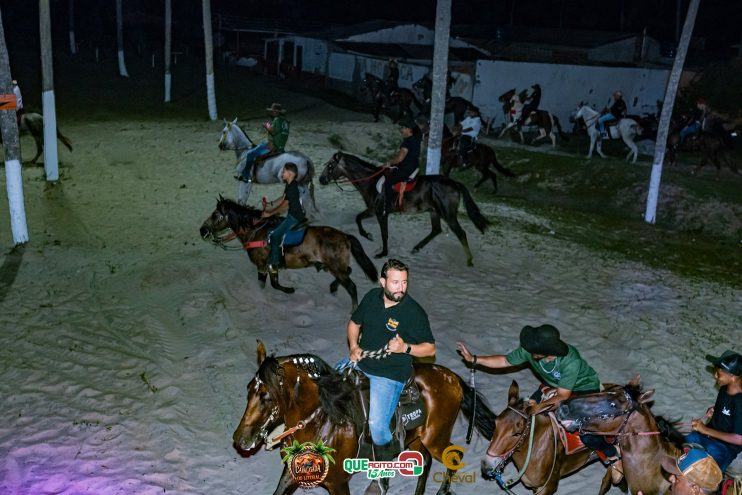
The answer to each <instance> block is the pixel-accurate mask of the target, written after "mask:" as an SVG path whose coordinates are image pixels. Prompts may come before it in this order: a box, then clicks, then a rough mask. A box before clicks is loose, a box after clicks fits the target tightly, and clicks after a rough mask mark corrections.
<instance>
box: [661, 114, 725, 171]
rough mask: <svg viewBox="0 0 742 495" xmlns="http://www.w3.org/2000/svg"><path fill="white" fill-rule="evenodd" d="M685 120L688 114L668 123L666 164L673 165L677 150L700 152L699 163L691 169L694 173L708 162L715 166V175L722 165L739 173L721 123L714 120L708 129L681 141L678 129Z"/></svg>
mask: <svg viewBox="0 0 742 495" xmlns="http://www.w3.org/2000/svg"><path fill="white" fill-rule="evenodd" d="M687 122H688V116H681V117H680V118H679V119H677V120H673V121H671V123H670V134H669V135H668V137H667V152H666V155H665V156H666V158H667V163H668V165H670V166H672V165H675V163H676V161H677V153H678V151H685V152H700V153H701V155H702V157H703V158H702V159H701V163H699V164H698V165H697V166H696V167H695V169H694V170H693V173H694V174H695V173H698V171H699V170H700V169H701V168H702V167H704V166H705V165H707V164H708V163H712V164H713V165H714V166H715V167H716V176H717V177H718V176H719V174H720V173H721V167H722V166H723V165H726V166H727V167H729V170H731V171H732V172H734V173H735V174H739V170H738V169H737V164H736V163H735V162H734V159H733V158H732V157H731V153H730V150H731V149H732V147H733V142H732V138H731V137H730V136H729V132H728V131H727V130H726V129H724V127H723V126H722V125H721V123H719V122H718V121H715V122H713V123H711V124H710V126H709V127H710V129H709V130H708V131H699V132H697V133H695V134H693V135H690V136H687V137H686V138H685V140H684V141H683V142H682V143H681V142H680V131H681V129H683V127H685V125H686V124H687Z"/></svg>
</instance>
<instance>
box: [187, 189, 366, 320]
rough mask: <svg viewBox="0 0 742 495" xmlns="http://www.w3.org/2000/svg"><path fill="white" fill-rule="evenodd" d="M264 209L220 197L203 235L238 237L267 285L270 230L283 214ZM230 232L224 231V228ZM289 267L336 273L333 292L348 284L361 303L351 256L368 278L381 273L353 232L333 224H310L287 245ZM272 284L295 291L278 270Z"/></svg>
mask: <svg viewBox="0 0 742 495" xmlns="http://www.w3.org/2000/svg"><path fill="white" fill-rule="evenodd" d="M261 214H262V211H261V210H258V209H256V208H253V207H251V206H243V205H241V204H239V203H237V202H235V201H232V200H230V199H224V198H222V197H219V200H218V201H217V203H216V209H215V210H214V212H213V213H212V214H211V215H210V216H209V218H207V219H206V220H205V221H204V223H203V225H201V229H200V233H201V237H202V238H203V239H205V240H209V241H211V242H213V243H215V244H218V245H222V244H223V243H224V242H225V241H229V240H232V239H234V238H235V237H237V238H239V240H240V241H241V242H242V245H243V248H244V249H245V250H246V251H247V255H248V256H249V258H250V261H251V262H252V263H253V264H254V265H256V266H257V268H258V280H259V281H260V283H261V285H263V286H265V280H266V278H267V274H268V258H269V255H270V248H269V246H268V245H267V239H268V234H269V233H270V232H271V230H273V229H274V228H276V227H277V226H278V225H279V224H280V223H281V221H283V219H282V218H277V217H268V218H261ZM227 230H230V231H231V232H229V233H227V234H224V235H222V234H223V233H224V232H225V231H227ZM284 252H285V261H286V268H306V267H309V266H313V267H315V268H317V270H325V271H328V272H330V273H331V274H332V276H333V277H335V280H333V281H332V283H331V284H330V292H331V293H333V294H334V293H335V292H336V291H337V289H338V286H339V285H342V286H343V287H345V290H347V291H348V294H350V298H351V300H352V302H353V309H355V308H356V306H358V293H357V291H356V284H354V283H353V281H352V280H351V279H350V272H351V268H350V257H351V255H352V256H353V258H355V260H356V262H357V263H358V264H359V265H361V268H362V269H363V272H364V273H365V274H366V276H367V277H368V278H369V280H372V281H376V280H377V278H378V274H377V271H376V267H375V266H374V264H373V262H372V261H371V260H370V259H369V258H368V256H366V253H365V252H364V251H363V246H361V243H360V242H359V241H358V239H356V238H355V237H354V236H352V235H350V234H346V233H345V232H341V231H339V230H337V229H334V228H332V227H314V226H312V227H307V231H306V234H305V235H304V239H303V240H302V242H301V244H299V245H297V246H291V247H287V248H285V251H284ZM270 276H271V286H272V287H273V288H274V289H278V290H281V291H283V292H286V293H287V294H291V293H293V292H294V289H293V288H291V287H284V286H282V285H281V284H280V283H279V282H278V273H275V272H274V273H271V274H270Z"/></svg>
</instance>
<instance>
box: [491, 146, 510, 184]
mask: <svg viewBox="0 0 742 495" xmlns="http://www.w3.org/2000/svg"><path fill="white" fill-rule="evenodd" d="M492 165H493V166H494V167H495V168H496V169H497V170H498V171H499V172H500V173H502V175H504V176H506V177H515V174H514V173H513V171H512V170H510V169H509V168H507V167H506V166H504V165H501V164H500V162H498V161H497V155H496V154H495V150H492Z"/></svg>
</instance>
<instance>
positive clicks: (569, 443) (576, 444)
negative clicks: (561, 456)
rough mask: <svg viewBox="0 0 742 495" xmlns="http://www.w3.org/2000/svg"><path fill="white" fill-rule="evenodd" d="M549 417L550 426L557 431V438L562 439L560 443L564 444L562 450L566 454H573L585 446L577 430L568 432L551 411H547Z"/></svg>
mask: <svg viewBox="0 0 742 495" xmlns="http://www.w3.org/2000/svg"><path fill="white" fill-rule="evenodd" d="M549 419H551V427H552V428H554V431H555V432H557V433H558V435H559V439H560V440H561V441H562V445H564V452H565V453H566V454H567V455H570V454H574V453H575V452H578V451H580V450H584V449H586V448H587V447H585V444H583V443H582V440H580V434H579V432H574V433H569V432H568V431H567V430H565V429H564V427H563V426H562V425H561V423H559V420H557V418H556V416H555V415H554V413H553V412H550V413H549Z"/></svg>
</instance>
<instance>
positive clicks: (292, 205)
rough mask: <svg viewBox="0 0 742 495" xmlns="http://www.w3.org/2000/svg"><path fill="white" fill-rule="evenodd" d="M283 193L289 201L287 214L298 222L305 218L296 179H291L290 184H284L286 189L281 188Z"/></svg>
mask: <svg viewBox="0 0 742 495" xmlns="http://www.w3.org/2000/svg"><path fill="white" fill-rule="evenodd" d="M283 194H284V197H285V198H286V200H287V201H288V202H289V215H291V216H292V217H294V218H295V219H297V220H298V221H300V222H301V221H303V220H304V218H305V216H304V208H302V206H301V199H300V198H301V196H300V194H299V184H297V183H296V180H293V181H291V184H286V189H284V190H283Z"/></svg>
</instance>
